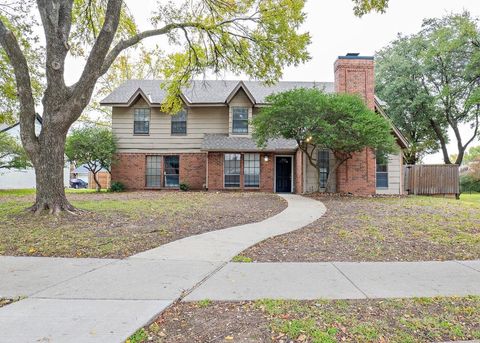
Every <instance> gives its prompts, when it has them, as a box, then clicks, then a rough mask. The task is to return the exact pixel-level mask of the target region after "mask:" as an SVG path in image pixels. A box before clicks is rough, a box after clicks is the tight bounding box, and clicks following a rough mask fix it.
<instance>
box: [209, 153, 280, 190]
mask: <svg viewBox="0 0 480 343" xmlns="http://www.w3.org/2000/svg"><path fill="white" fill-rule="evenodd" d="M265 156H268V161H265ZM223 159H224V154H223V153H216V152H210V153H208V189H209V190H216V191H218V190H244V191H261V192H273V191H274V185H273V182H274V163H275V159H274V154H273V153H261V154H260V187H259V188H250V187H247V188H245V187H244V186H243V184H244V183H243V155H242V159H241V161H240V187H239V188H225V187H224V185H223Z"/></svg>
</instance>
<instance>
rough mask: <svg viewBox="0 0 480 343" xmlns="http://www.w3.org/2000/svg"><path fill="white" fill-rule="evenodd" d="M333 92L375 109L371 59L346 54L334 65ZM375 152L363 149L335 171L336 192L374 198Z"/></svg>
mask: <svg viewBox="0 0 480 343" xmlns="http://www.w3.org/2000/svg"><path fill="white" fill-rule="evenodd" d="M334 67H335V92H338V93H352V94H358V95H360V96H361V97H362V98H363V99H364V100H365V103H366V104H367V106H368V107H369V108H370V109H371V110H374V109H375V101H374V95H375V71H374V60H373V57H371V56H360V54H358V53H348V54H347V55H346V56H339V57H338V59H337V60H336V61H335V64H334ZM375 177H376V162H375V152H374V151H373V150H372V149H365V150H363V151H361V152H359V153H356V154H355V155H354V156H353V158H352V159H350V160H347V161H346V162H344V163H343V164H342V165H341V166H340V167H339V169H338V170H337V192H339V193H353V194H357V195H372V194H375V191H376V187H375V183H376V182H375Z"/></svg>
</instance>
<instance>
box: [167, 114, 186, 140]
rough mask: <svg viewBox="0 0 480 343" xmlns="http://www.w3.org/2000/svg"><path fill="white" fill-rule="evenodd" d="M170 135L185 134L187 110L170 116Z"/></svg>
mask: <svg viewBox="0 0 480 343" xmlns="http://www.w3.org/2000/svg"><path fill="white" fill-rule="evenodd" d="M171 133H172V135H186V134H187V110H185V109H183V110H181V111H180V112H178V113H177V114H175V115H173V116H172V131H171Z"/></svg>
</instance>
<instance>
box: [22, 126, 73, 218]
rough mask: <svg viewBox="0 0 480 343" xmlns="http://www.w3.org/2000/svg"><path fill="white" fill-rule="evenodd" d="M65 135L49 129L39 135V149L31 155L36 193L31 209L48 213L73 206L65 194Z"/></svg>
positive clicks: (69, 209)
mask: <svg viewBox="0 0 480 343" xmlns="http://www.w3.org/2000/svg"><path fill="white" fill-rule="evenodd" d="M65 136H66V134H62V133H59V132H58V131H57V132H51V131H44V132H43V134H42V135H41V136H40V137H39V143H40V149H39V151H38V153H37V155H35V156H32V161H33V165H34V167H35V175H36V182H37V195H36V200H35V204H34V205H33V206H32V207H31V210H32V211H35V212H36V213H39V212H41V211H43V210H48V211H49V212H50V213H54V214H56V213H58V212H60V211H63V210H66V211H73V210H74V207H73V206H72V205H71V204H70V203H69V202H68V200H67V197H66V196H65V187H64V183H63V182H64V181H63V170H64V167H65V157H64V151H65Z"/></svg>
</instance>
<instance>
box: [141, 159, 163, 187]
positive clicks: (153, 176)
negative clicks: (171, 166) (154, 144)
mask: <svg viewBox="0 0 480 343" xmlns="http://www.w3.org/2000/svg"><path fill="white" fill-rule="evenodd" d="M161 169H162V156H147V169H146V173H145V184H146V186H147V187H160V186H161V180H162V170H161Z"/></svg>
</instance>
